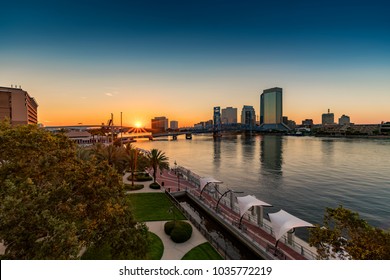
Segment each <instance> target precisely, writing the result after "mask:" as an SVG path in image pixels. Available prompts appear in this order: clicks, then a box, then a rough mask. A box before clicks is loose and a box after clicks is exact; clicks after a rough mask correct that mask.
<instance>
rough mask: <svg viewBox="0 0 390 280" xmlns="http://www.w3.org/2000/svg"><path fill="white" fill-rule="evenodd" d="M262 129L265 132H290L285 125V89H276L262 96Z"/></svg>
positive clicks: (266, 91)
mask: <svg viewBox="0 0 390 280" xmlns="http://www.w3.org/2000/svg"><path fill="white" fill-rule="evenodd" d="M260 127H262V128H263V129H265V130H281V131H286V130H289V128H288V127H287V125H285V124H284V123H283V89H282V88H278V87H274V88H269V89H265V90H263V93H262V94H261V95H260Z"/></svg>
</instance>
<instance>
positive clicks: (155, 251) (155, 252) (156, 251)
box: [145, 232, 164, 260]
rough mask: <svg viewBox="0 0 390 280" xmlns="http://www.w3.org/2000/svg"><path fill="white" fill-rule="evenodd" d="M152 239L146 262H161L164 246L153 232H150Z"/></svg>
mask: <svg viewBox="0 0 390 280" xmlns="http://www.w3.org/2000/svg"><path fill="white" fill-rule="evenodd" d="M149 237H150V247H149V251H148V253H147V255H146V258H145V259H146V260H161V257H162V255H163V253H164V244H163V242H162V241H161V239H160V237H158V236H157V235H156V234H154V233H153V232H149Z"/></svg>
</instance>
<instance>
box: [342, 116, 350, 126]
mask: <svg viewBox="0 0 390 280" xmlns="http://www.w3.org/2000/svg"><path fill="white" fill-rule="evenodd" d="M346 124H351V120H350V118H349V116H346V115H342V116H341V117H340V118H339V125H346Z"/></svg>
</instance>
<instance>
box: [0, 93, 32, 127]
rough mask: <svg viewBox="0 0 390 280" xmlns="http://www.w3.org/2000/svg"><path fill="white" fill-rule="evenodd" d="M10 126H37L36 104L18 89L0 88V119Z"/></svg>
mask: <svg viewBox="0 0 390 280" xmlns="http://www.w3.org/2000/svg"><path fill="white" fill-rule="evenodd" d="M5 118H7V119H9V120H10V122H11V124H12V125H23V124H38V103H37V102H36V101H35V99H34V98H33V97H31V96H30V95H29V94H28V93H27V91H24V90H23V89H21V88H20V87H19V88H17V87H0V119H1V120H3V119H5Z"/></svg>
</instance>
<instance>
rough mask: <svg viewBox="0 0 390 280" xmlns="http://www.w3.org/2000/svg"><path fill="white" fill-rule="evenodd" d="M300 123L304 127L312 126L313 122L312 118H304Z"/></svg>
mask: <svg viewBox="0 0 390 280" xmlns="http://www.w3.org/2000/svg"><path fill="white" fill-rule="evenodd" d="M302 125H303V126H306V127H312V126H313V125H314V123H313V120H312V119H305V120H303V121H302Z"/></svg>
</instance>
